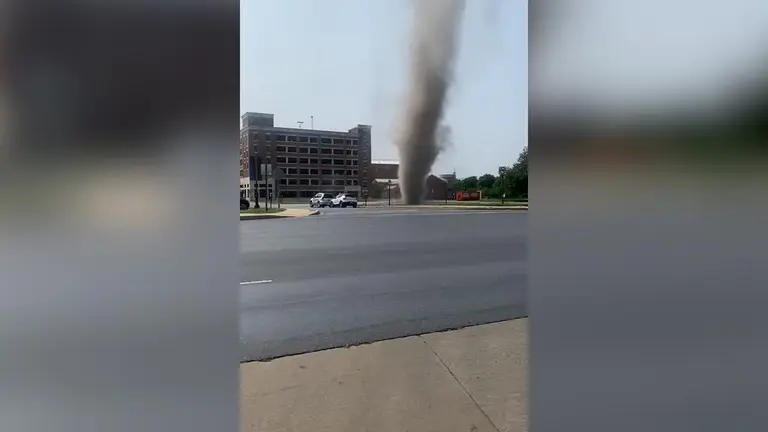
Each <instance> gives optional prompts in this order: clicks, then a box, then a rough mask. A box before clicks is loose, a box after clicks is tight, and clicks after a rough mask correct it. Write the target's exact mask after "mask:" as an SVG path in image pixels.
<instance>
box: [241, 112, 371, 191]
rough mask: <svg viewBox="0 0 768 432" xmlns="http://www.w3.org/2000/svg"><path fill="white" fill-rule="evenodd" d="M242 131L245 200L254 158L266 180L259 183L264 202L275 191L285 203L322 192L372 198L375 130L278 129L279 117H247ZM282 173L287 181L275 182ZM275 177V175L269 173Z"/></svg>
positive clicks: (364, 128)
mask: <svg viewBox="0 0 768 432" xmlns="http://www.w3.org/2000/svg"><path fill="white" fill-rule="evenodd" d="M241 121H242V123H241V129H240V195H241V196H244V197H248V198H251V199H254V197H251V196H250V176H249V173H250V166H249V160H250V156H258V157H260V159H261V163H262V164H263V165H265V168H266V170H265V171H266V175H265V176H263V178H261V179H258V181H257V182H256V185H255V186H256V190H258V197H259V198H264V197H266V196H267V194H268V192H269V191H273V192H274V193H275V196H277V195H281V196H282V197H284V198H311V197H312V196H314V195H315V194H316V193H318V192H328V193H342V192H346V193H353V194H357V195H358V196H362V195H366V194H367V193H368V187H369V183H368V178H369V172H368V170H369V169H370V165H371V126H370V125H362V124H359V125H357V126H356V127H354V128H352V129H350V130H348V131H347V132H341V131H328V130H315V129H300V128H284V127H276V126H275V123H274V115H273V114H267V113H252V112H249V113H245V114H243V115H242V117H241ZM278 168H279V170H280V171H282V173H283V175H282V178H279V179H275V175H274V173H275V172H276V171H277V169H278ZM270 172H271V173H272V174H269V173H270Z"/></svg>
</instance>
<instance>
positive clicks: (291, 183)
mask: <svg viewBox="0 0 768 432" xmlns="http://www.w3.org/2000/svg"><path fill="white" fill-rule="evenodd" d="M297 182H298V181H297V180H296V179H288V184H289V185H291V186H295V185H296V184H297Z"/></svg>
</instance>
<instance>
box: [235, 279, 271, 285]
mask: <svg viewBox="0 0 768 432" xmlns="http://www.w3.org/2000/svg"><path fill="white" fill-rule="evenodd" d="M272 282H273V281H272V279H264V280H257V281H250V282H240V285H256V284H265V283H272Z"/></svg>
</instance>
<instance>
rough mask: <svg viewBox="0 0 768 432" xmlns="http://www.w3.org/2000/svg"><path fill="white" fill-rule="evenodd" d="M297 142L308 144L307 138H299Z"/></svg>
mask: <svg viewBox="0 0 768 432" xmlns="http://www.w3.org/2000/svg"><path fill="white" fill-rule="evenodd" d="M299 142H303V143H305V142H309V137H305V136H300V137H299Z"/></svg>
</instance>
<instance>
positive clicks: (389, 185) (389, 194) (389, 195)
mask: <svg viewBox="0 0 768 432" xmlns="http://www.w3.org/2000/svg"><path fill="white" fill-rule="evenodd" d="M387 205H390V206H391V205H392V180H387Z"/></svg>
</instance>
